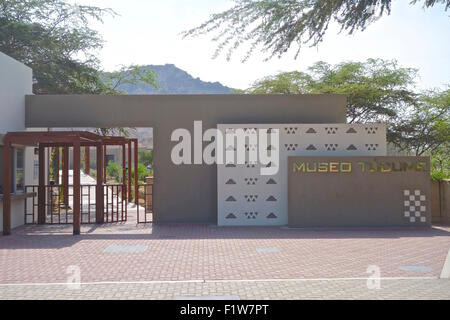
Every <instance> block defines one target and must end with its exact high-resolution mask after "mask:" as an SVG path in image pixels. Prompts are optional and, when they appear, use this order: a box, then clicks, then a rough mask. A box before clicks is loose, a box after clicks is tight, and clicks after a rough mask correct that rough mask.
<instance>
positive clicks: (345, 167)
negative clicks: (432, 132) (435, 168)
mask: <svg viewBox="0 0 450 320" xmlns="http://www.w3.org/2000/svg"><path fill="white" fill-rule="evenodd" d="M356 164H357V166H356V167H357V170H359V171H360V172H367V173H376V172H381V173H391V172H406V171H416V172H422V171H426V170H427V163H426V162H423V161H420V162H395V161H386V162H380V161H378V160H374V161H370V162H369V161H357V162H356ZM292 169H293V172H294V173H328V172H329V173H349V172H352V170H353V167H352V163H351V162H340V161H331V162H294V163H293V166H292Z"/></svg>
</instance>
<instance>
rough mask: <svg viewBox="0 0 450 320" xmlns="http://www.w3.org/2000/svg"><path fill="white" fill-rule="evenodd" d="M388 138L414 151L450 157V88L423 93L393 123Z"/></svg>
mask: <svg viewBox="0 0 450 320" xmlns="http://www.w3.org/2000/svg"><path fill="white" fill-rule="evenodd" d="M388 139H389V141H391V142H392V143H394V144H395V145H396V147H397V148H398V149H400V150H404V151H407V152H409V153H411V154H414V155H434V154H436V156H438V155H439V154H441V155H443V156H444V157H445V156H446V157H447V158H448V157H450V152H449V150H450V89H447V90H444V91H442V92H440V91H437V90H434V91H430V92H426V93H424V94H421V95H420V96H419V98H418V100H417V103H416V104H414V105H413V106H411V108H409V109H408V110H407V111H406V112H405V113H404V114H403V115H402V116H401V117H400V118H399V119H397V121H396V122H395V123H393V124H391V130H390V132H389V135H388ZM441 157H442V156H441ZM436 159H437V158H436ZM447 164H448V162H447Z"/></svg>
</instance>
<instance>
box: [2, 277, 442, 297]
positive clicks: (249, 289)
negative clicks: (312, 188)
mask: <svg viewBox="0 0 450 320" xmlns="http://www.w3.org/2000/svg"><path fill="white" fill-rule="evenodd" d="M0 299H92V300H95V299H121V300H125V299H151V300H155V299H165V300H179V299H182V300H185V299H204V300H208V299H221V300H222V299H224V300H229V299H232V300H237V299H239V300H247V299H261V300H264V299H289V300H294V299H408V300H412V299H430V300H431V299H450V280H444V279H402V280H382V281H381V286H380V289H368V288H367V285H366V280H335V281H327V280H311V281H254V282H235V281H231V282H220V281H219V282H214V281H212V282H185V283H128V284H90V285H82V286H81V288H80V289H70V288H68V287H67V286H65V285H44V286H23V285H20V286H6V287H5V286H2V285H0Z"/></svg>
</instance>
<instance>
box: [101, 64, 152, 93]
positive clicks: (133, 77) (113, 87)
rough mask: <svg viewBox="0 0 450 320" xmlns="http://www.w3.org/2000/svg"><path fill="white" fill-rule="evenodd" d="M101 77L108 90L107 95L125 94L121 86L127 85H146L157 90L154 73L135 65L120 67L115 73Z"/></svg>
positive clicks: (105, 73)
mask: <svg viewBox="0 0 450 320" xmlns="http://www.w3.org/2000/svg"><path fill="white" fill-rule="evenodd" d="M102 77H103V79H104V82H105V84H106V86H107V88H109V91H110V92H109V93H112V94H117V93H122V94H126V91H124V90H122V89H121V86H124V85H127V84H132V85H136V84H146V85H149V86H152V87H154V88H158V84H157V82H156V74H155V72H153V71H150V70H148V69H146V68H144V67H140V66H137V65H130V66H121V67H120V69H119V70H117V71H113V72H104V73H103V74H102Z"/></svg>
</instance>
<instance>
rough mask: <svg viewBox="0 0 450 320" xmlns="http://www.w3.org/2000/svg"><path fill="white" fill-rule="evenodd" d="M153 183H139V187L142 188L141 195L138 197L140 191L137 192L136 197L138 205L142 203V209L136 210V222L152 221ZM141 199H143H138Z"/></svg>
mask: <svg viewBox="0 0 450 320" xmlns="http://www.w3.org/2000/svg"><path fill="white" fill-rule="evenodd" d="M153 188H154V185H153V183H145V184H142V185H139V189H140V190H142V189H143V196H144V199H142V197H140V194H141V193H140V192H137V197H138V201H137V202H138V205H141V204H142V207H143V208H144V209H143V210H138V212H137V223H152V222H153V216H154V210H153ZM140 200H143V201H140Z"/></svg>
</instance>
